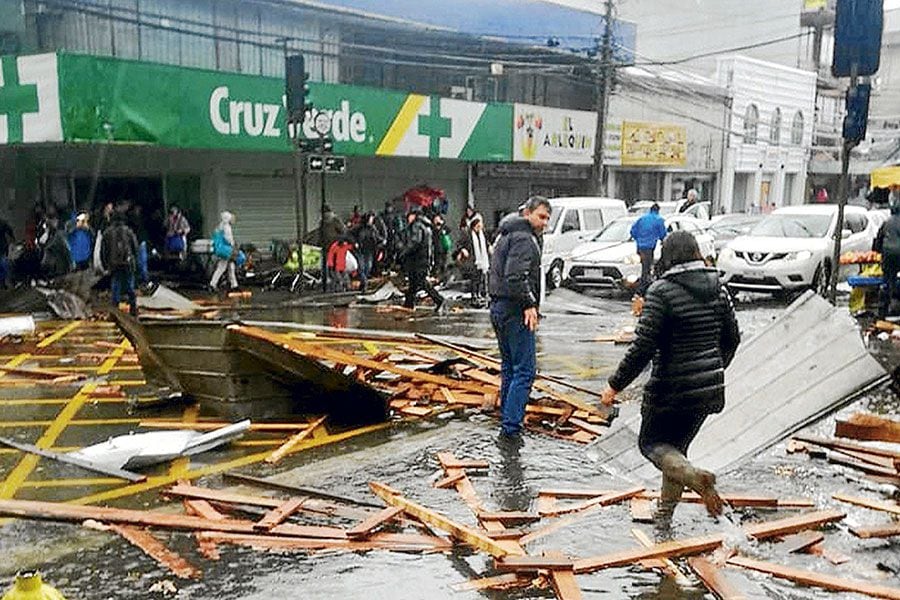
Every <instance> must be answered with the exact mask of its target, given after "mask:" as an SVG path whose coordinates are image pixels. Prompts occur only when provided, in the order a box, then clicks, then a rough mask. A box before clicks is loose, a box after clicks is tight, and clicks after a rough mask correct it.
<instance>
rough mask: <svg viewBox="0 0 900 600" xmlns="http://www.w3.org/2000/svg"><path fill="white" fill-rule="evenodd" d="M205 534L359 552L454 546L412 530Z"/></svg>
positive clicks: (253, 543)
mask: <svg viewBox="0 0 900 600" xmlns="http://www.w3.org/2000/svg"><path fill="white" fill-rule="evenodd" d="M202 536H203V537H205V538H207V539H211V540H214V541H216V542H219V543H228V544H235V545H241V546H250V547H253V548H263V549H279V550H347V551H350V552H356V551H366V550H373V549H385V550H394V551H396V552H447V551H449V550H451V549H452V548H453V545H452V544H451V543H450V542H448V541H447V540H445V539H442V538H439V537H436V536H426V535H420V534H409V533H384V532H376V533H373V534H372V535H371V536H370V537H369V538H368V539H365V540H350V539H346V540H337V539H321V538H308V537H302V536H273V535H261V534H243V533H231V532H221V531H206V532H203V533H202Z"/></svg>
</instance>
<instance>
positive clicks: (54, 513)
mask: <svg viewBox="0 0 900 600" xmlns="http://www.w3.org/2000/svg"><path fill="white" fill-rule="evenodd" d="M0 516H6V517H19V518H23V519H37V520H42V521H64V522H75V523H81V522H82V521H86V520H89V519H93V520H95V521H100V522H108V523H121V524H124V525H140V526H144V527H159V528H161V529H177V530H185V531H198V530H200V531H206V530H208V531H224V532H230V533H254V532H255V530H254V528H253V526H254V525H255V523H254V522H253V521H245V520H242V519H225V520H212V519H204V518H202V517H193V516H189V515H172V514H165V513H159V512H153V511H146V510H132V509H126V508H109V507H99V506H78V505H74V504H63V503H57V502H40V501H36V500H0ZM269 533H270V534H273V535H286V536H296V537H310V538H326V539H344V538H346V534H345V532H344V530H343V529H338V528H336V527H319V526H311V525H294V524H292V523H283V524H281V525H278V526H276V527H274V528H272V530H271V531H270V532H269Z"/></svg>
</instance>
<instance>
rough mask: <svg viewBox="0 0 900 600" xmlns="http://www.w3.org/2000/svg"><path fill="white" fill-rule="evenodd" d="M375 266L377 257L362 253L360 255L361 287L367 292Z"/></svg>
mask: <svg viewBox="0 0 900 600" xmlns="http://www.w3.org/2000/svg"><path fill="white" fill-rule="evenodd" d="M374 265H375V255H373V254H366V253H364V252H360V254H359V285H360V288H361V290H365V289H366V286H367V285H368V284H369V275H371V274H372V267H373V266H374Z"/></svg>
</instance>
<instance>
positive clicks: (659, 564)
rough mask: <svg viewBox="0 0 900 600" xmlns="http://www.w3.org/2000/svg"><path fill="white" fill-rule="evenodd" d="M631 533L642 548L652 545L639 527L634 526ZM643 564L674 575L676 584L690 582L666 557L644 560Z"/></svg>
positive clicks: (683, 584) (682, 584) (687, 583)
mask: <svg viewBox="0 0 900 600" xmlns="http://www.w3.org/2000/svg"><path fill="white" fill-rule="evenodd" d="M631 535H633V536H634V539H636V540H637V541H638V543H639V544H640V545H641V546H643V547H644V548H649V547H650V546H652V545H653V540H651V539H650V536H648V535H647V534H646V533H644V532H643V531H641V530H640V529H636V528H635V529H632V530H631ZM643 566H644V567H645V568H651V569H655V568H659V569H661V570H662V571H664V572H666V573H668V574H669V575H670V576H672V577H674V578H675V581H676V582H677V583H678V585H681V586H685V585H689V584H690V582H689V581H687V580H686V578H685V576H684V574H683V573H682V572H681V570H680V569H679V568H678V567H677V566H676V565H675V563H674V562H672V561H671V560H669V559H668V558H654V559H650V560H648V561H645V563H644V565H643Z"/></svg>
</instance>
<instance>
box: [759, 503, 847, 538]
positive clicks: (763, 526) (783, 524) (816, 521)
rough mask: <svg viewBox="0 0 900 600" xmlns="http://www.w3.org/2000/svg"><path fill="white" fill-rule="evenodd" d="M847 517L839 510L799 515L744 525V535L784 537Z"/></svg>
mask: <svg viewBox="0 0 900 600" xmlns="http://www.w3.org/2000/svg"><path fill="white" fill-rule="evenodd" d="M845 516H846V515H845V514H844V513H843V512H841V511H839V510H820V511H816V512H811V513H806V514H802V515H797V516H795V517H787V518H785V519H777V520H774V521H764V522H762V523H753V524H751V525H744V527H743V529H744V533H746V534H747V535H749V536H750V537H752V538H756V539H758V540H762V539H766V538H772V537H782V536H785V535H788V534H791V533H796V532H798V531H803V530H805V529H810V528H812V527H818V526H819V525H825V524H827V523H834V522H835V521H840V520H841V519H843V518H844V517H845Z"/></svg>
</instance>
